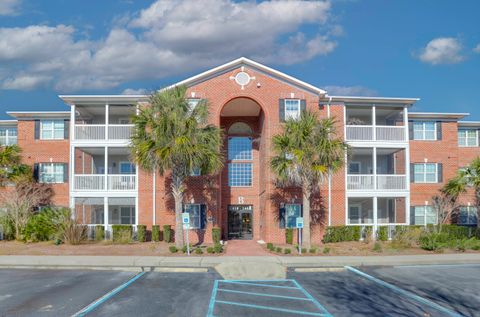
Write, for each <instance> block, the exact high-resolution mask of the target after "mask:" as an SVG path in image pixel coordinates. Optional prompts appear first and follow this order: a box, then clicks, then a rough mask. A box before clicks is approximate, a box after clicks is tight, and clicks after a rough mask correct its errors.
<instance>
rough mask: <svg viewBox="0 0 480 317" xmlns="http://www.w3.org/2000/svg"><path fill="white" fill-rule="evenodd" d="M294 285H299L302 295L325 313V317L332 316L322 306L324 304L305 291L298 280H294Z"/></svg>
mask: <svg viewBox="0 0 480 317" xmlns="http://www.w3.org/2000/svg"><path fill="white" fill-rule="evenodd" d="M293 283H294V284H295V285H297V287H298V288H299V289H300V290H301V291H302V293H303V294H304V295H305V296H307V297H308V298H310V300H311V301H312V302H313V303H314V304H315V306H317V308H318V309H320V310H322V311H323V312H325V316H332V315H330V313H329V312H328V310H327V309H326V308H325V307H323V306H322V304H320V303H319V302H318V301H317V300H316V299H315V298H313V296H312V295H311V294H310V293H309V292H307V290H306V289H304V288H303V287H302V286H301V285H300V284H299V283H298V282H297V281H296V280H293Z"/></svg>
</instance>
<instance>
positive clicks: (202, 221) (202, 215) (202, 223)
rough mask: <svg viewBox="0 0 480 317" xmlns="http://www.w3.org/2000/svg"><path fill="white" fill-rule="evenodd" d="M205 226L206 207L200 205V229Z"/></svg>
mask: <svg viewBox="0 0 480 317" xmlns="http://www.w3.org/2000/svg"><path fill="white" fill-rule="evenodd" d="M206 226H207V205H200V229H205V227H206Z"/></svg>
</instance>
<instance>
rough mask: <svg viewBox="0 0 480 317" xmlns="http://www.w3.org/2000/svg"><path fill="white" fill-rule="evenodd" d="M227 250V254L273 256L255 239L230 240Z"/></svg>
mask: <svg viewBox="0 0 480 317" xmlns="http://www.w3.org/2000/svg"><path fill="white" fill-rule="evenodd" d="M226 250H227V252H226V253H225V254H226V255H227V256H271V255H270V254H269V253H267V252H266V251H265V250H264V249H263V248H262V246H261V245H260V244H258V243H257V242H256V241H253V240H229V241H228V245H227V249H226Z"/></svg>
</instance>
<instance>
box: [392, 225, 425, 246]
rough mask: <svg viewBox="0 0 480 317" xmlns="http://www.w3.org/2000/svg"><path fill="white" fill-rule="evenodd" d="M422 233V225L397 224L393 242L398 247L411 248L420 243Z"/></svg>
mask: <svg viewBox="0 0 480 317" xmlns="http://www.w3.org/2000/svg"><path fill="white" fill-rule="evenodd" d="M422 233H423V227H422V226H395V232H394V235H393V239H392V244H393V245H395V246H397V247H403V248H409V247H411V246H412V245H416V244H419V243H420V237H421V235H422Z"/></svg>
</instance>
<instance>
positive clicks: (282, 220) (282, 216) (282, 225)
mask: <svg viewBox="0 0 480 317" xmlns="http://www.w3.org/2000/svg"><path fill="white" fill-rule="evenodd" d="M278 218H279V222H280V229H285V208H282V207H280V210H279V214H278Z"/></svg>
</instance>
